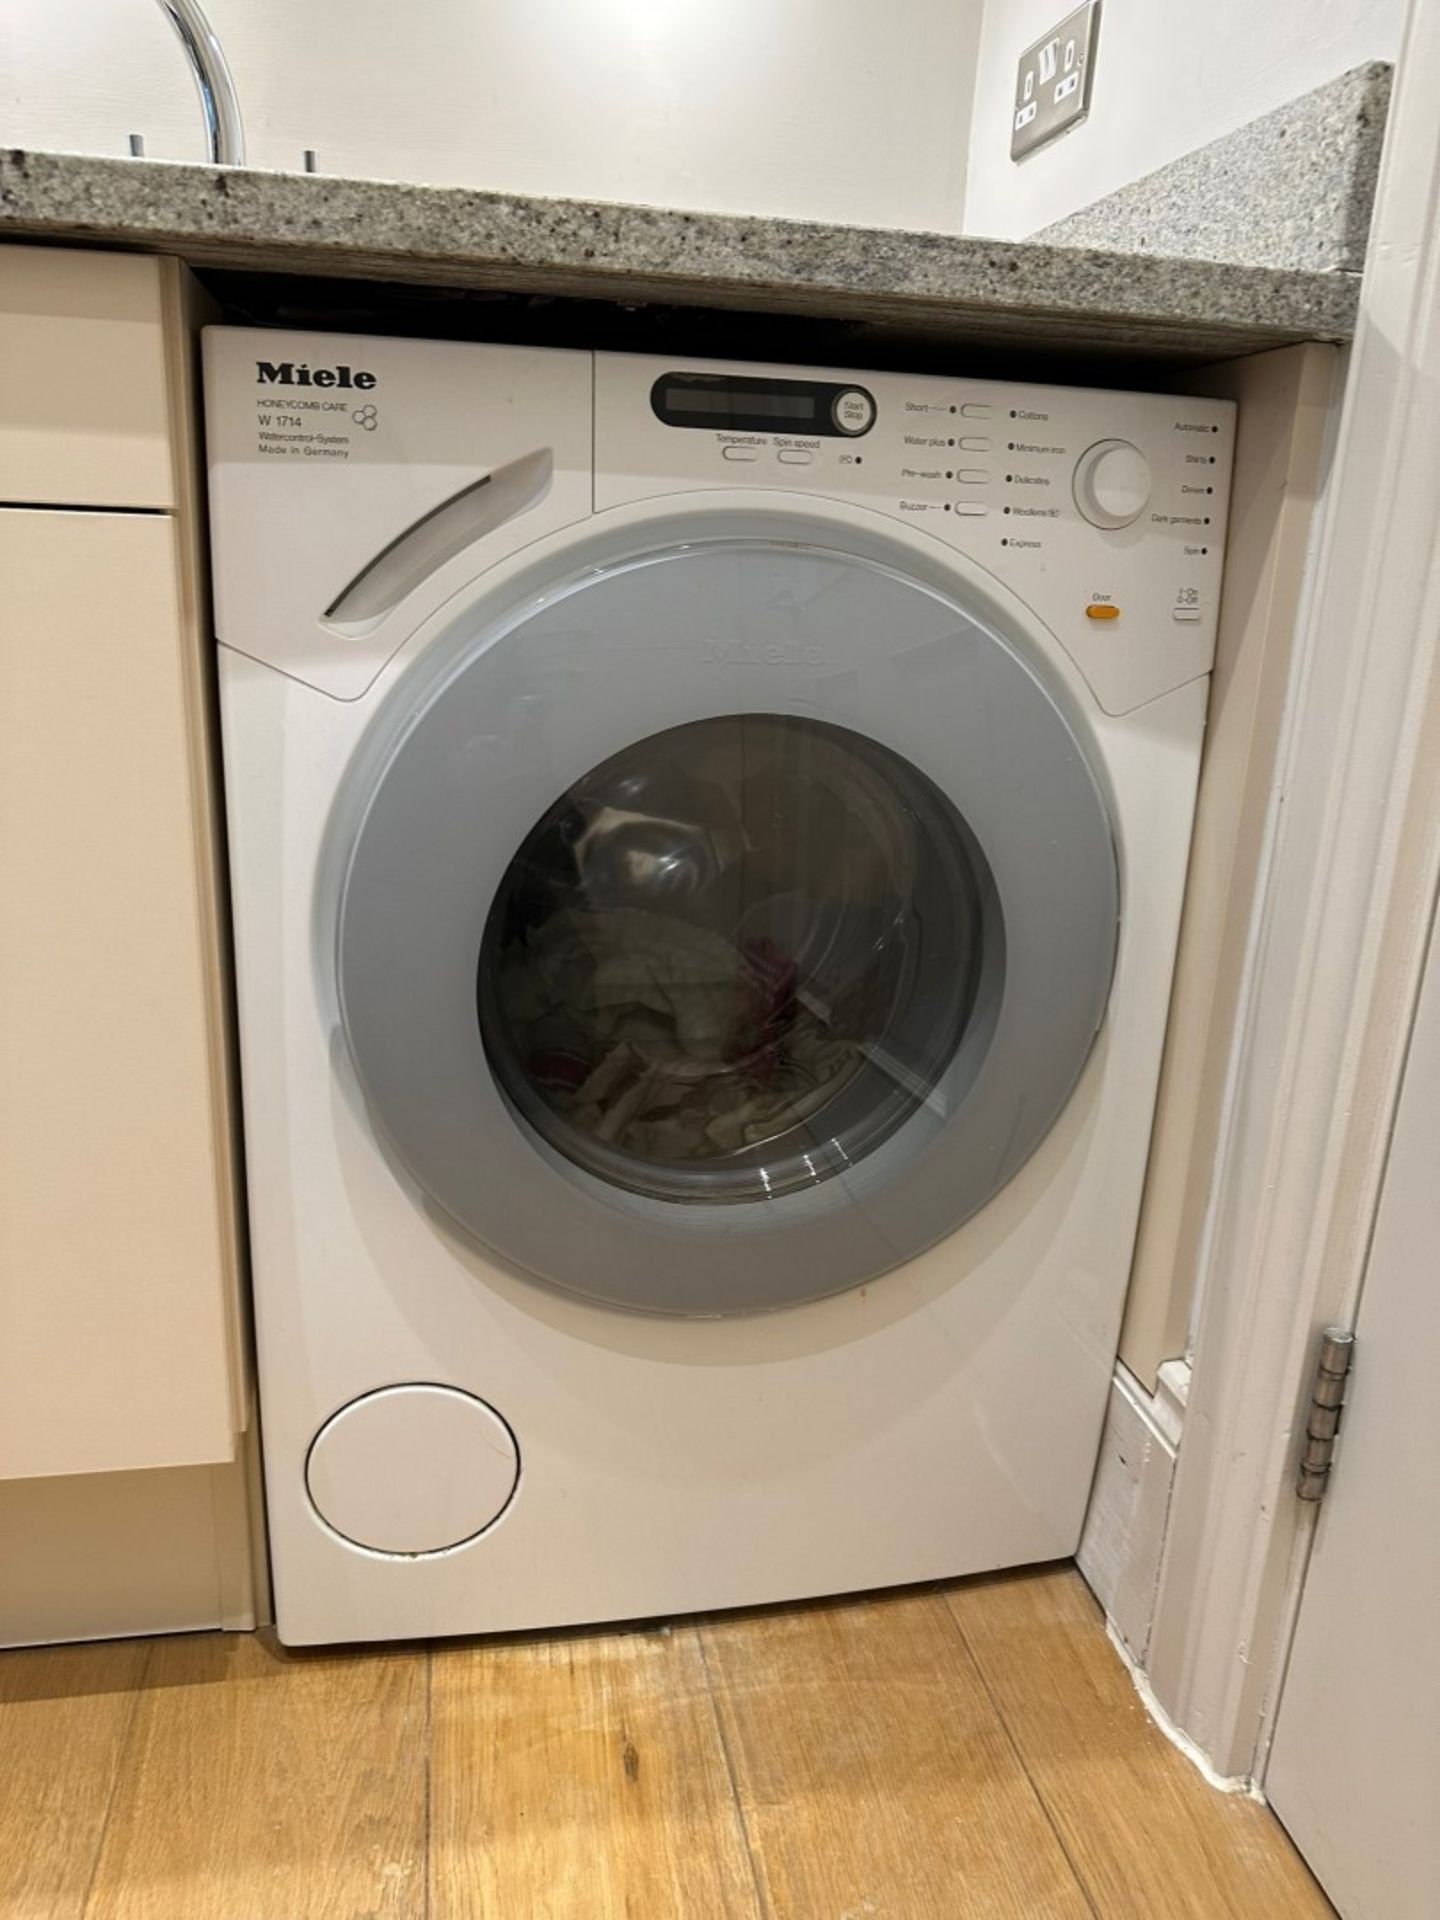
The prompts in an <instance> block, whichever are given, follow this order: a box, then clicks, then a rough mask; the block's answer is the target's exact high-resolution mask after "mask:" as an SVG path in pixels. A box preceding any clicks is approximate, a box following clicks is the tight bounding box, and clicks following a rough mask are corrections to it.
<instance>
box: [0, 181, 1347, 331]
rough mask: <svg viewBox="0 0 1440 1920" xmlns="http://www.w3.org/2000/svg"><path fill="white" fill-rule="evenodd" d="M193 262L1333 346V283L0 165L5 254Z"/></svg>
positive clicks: (425, 193) (794, 227) (958, 243)
mask: <svg viewBox="0 0 1440 1920" xmlns="http://www.w3.org/2000/svg"><path fill="white" fill-rule="evenodd" d="M5 237H9V238H14V239H28V238H41V239H50V240H64V241H70V242H77V243H84V244H88V245H93V246H121V247H131V248H138V249H141V250H144V251H147V252H161V253H171V254H177V255H179V256H180V257H181V258H183V259H185V260H188V261H190V262H192V263H194V264H195V265H197V266H207V265H210V266H221V267H231V268H242V269H248V270H251V271H256V270H263V271H267V272H275V273H290V274H304V275H321V276H332V277H337V278H348V279H363V280H369V281H379V282H386V283H392V284H393V283H398V284H409V285H419V286H446V287H455V288H479V289H489V290H503V291H508V292H515V293H532V294H533V293H543V294H551V295H570V296H579V297H581V298H584V299H589V300H610V301H617V302H622V303H643V304H648V303H667V304H671V305H681V306H689V307H701V308H727V309H743V310H746V311H749V312H751V313H772V314H811V315H825V316H828V317H832V318H833V317H845V318H852V319H856V320H862V321H866V322H869V323H871V324H879V325H881V326H883V327H890V328H895V329H902V330H904V331H905V332H906V333H908V334H910V335H924V336H925V337H926V338H927V339H929V340H931V341H933V340H935V339H937V338H938V339H940V340H942V341H944V340H951V339H953V340H954V341H956V342H957V343H959V342H965V341H972V342H974V341H985V342H988V343H990V344H992V345H994V344H997V343H998V344H1002V345H1003V346H1005V347H1024V348H1026V349H1027V350H1029V349H1045V348H1051V349H1055V350H1065V351H1068V352H1074V351H1076V350H1081V351H1084V352H1087V353H1131V354H1145V355H1147V356H1150V357H1153V358H1156V359H1163V360H1171V361H1175V362H1177V363H1184V362H1198V361H1201V360H1205V359H1217V358H1224V357H1227V356H1234V355H1236V354H1242V353H1253V352H1257V351H1259V350H1261V349H1263V348H1266V347H1272V346H1280V345H1283V344H1286V343H1288V342H1291V341H1295V340H1306V339H1309V340H1313V339H1320V340H1344V339H1347V338H1348V337H1349V335H1350V334H1351V332H1352V331H1353V328H1354V322H1355V312H1356V300H1357V293H1358V281H1357V279H1356V277H1355V276H1354V275H1353V274H1350V273H1345V272H1326V271H1315V270H1312V269H1297V268H1293V267H1292V268H1285V269H1277V268H1273V267H1266V266H1255V265H1236V264H1224V263H1216V262H1206V261H1196V260H1185V259H1170V258H1157V257H1154V256H1137V255H1134V254H1125V253H1120V252H1115V251H1110V250H1098V249H1095V248H1080V247H1061V246H1056V245H1054V244H1051V243H1040V242H1026V243H1021V244H1016V243H1011V242H1003V241H995V240H982V239H972V238H968V237H960V236H955V235H949V234H937V233H909V232H903V231H894V230H888V229H868V228H862V227H837V226H822V225H818V224H814V223H811V222H806V221H789V220H773V219H758V218H757V219H746V218H743V217H739V216H735V215H729V214H711V213H685V212H676V211H670V210H667V209H662V208H657V207H636V206H616V205H610V204H601V203H592V202H588V201H579V200H537V199H529V198H524V197H521V196H518V195H514V194H499V193H481V192H477V191H474V190H472V189H469V188H461V187H419V186H403V185H397V184H394V183H391V182H386V181H369V180H342V179H332V178H329V177H328V176H325V175H314V174H282V173H262V172H259V171H254V170H249V169H230V168H215V167H204V166H179V165H174V164H171V163H168V162H162V161H154V160H115V159H98V158H91V157H88V156H80V155H67V154H52V153H32V152H25V151H21V150H18V149H9V150H0V238H5Z"/></svg>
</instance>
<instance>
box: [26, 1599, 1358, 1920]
mask: <svg viewBox="0 0 1440 1920" xmlns="http://www.w3.org/2000/svg"><path fill="white" fill-rule="evenodd" d="M1329 1912H1330V1908H1329V1906H1328V1905H1327V1903H1326V1902H1325V1900H1324V1898H1323V1897H1322V1896H1321V1894H1320V1893H1319V1891H1318V1889H1317V1888H1316V1886H1315V1884H1314V1882H1313V1881H1312V1880H1311V1879H1310V1877H1309V1875H1308V1874H1307V1872H1306V1870H1305V1868H1304V1866H1303V1864H1302V1863H1301V1862H1300V1860H1299V1858H1298V1857H1297V1856H1296V1854H1295V1853H1294V1852H1293V1850H1292V1849H1291V1847H1290V1845H1289V1843H1288V1841H1287V1840H1286V1838H1285V1835H1284V1833H1283V1832H1282V1830H1281V1829H1280V1827H1279V1826H1278V1825H1277V1824H1276V1823H1275V1821H1274V1820H1272V1819H1271V1817H1270V1815H1269V1814H1268V1813H1267V1812H1266V1811H1265V1809H1264V1808H1263V1807H1261V1806H1258V1805H1256V1804H1255V1803H1253V1802H1250V1801H1247V1800H1243V1799H1239V1798H1235V1797H1227V1796H1223V1795H1220V1794H1216V1793H1214V1792H1212V1790H1211V1789H1210V1788H1208V1787H1207V1786H1206V1785H1205V1784H1204V1782H1203V1781H1202V1780H1201V1779H1200V1777H1199V1775H1198V1774H1197V1773H1196V1772H1195V1771H1194V1770H1193V1769H1192V1768H1191V1767H1190V1765H1189V1764H1188V1762H1186V1761H1185V1760H1184V1759H1183V1758H1182V1757H1181V1755H1180V1754H1178V1753H1177V1752H1176V1751H1175V1750H1174V1749H1173V1748H1172V1747H1171V1746H1170V1745H1169V1744H1168V1742H1167V1741H1166V1740H1165V1739H1164V1738H1163V1737H1162V1736H1161V1735H1160V1734H1159V1732H1158V1731H1157V1730H1156V1729H1155V1728H1154V1727H1153V1726H1152V1725H1151V1723H1150V1722H1149V1720H1148V1719H1147V1717H1146V1715H1145V1713H1144V1711H1143V1709H1142V1708H1141V1706H1140V1704H1139V1702H1138V1700H1136V1698H1135V1696H1134V1693H1133V1690H1132V1689H1131V1686H1130V1682H1129V1679H1128V1677H1127V1676H1126V1674H1125V1673H1124V1670H1123V1669H1122V1667H1121V1666H1120V1663H1119V1661H1118V1659H1117V1657H1116V1655H1115V1653H1114V1652H1113V1650H1112V1648H1111V1647H1110V1645H1109V1642H1108V1641H1107V1640H1106V1638H1105V1633H1104V1628H1103V1624H1102V1622H1101V1619H1100V1615H1099V1612H1098V1609H1097V1608H1096V1606H1095V1604H1094V1601H1093V1600H1092V1599H1091V1597H1090V1595H1089V1593H1088V1591H1087V1590H1086V1588H1085V1587H1084V1585H1083V1583H1082V1582H1081V1580H1080V1577H1079V1575H1078V1574H1077V1573H1075V1571H1074V1569H1073V1568H1070V1567H1062V1568H1050V1569H1044V1570H1041V1571H1040V1572H1035V1573H1022V1574H1016V1575H1006V1576H1000V1577H996V1578H992V1579H985V1580H978V1581H962V1582H956V1583H953V1584H951V1585H949V1586H945V1587H940V1588H935V1589H930V1588H926V1589H911V1590H909V1591H905V1592H898V1593H890V1594H884V1595H877V1596H873V1597H869V1598H864V1599H859V1600H845V1601H832V1602H821V1603H817V1604H814V1605H810V1606H803V1607H793V1608H780V1609H764V1610H757V1611H753V1612H748V1613H740V1614H729V1615H723V1616H717V1617H713V1618H703V1619H698V1620H685V1621H677V1622H674V1623H672V1624H669V1625H666V1626H661V1627H650V1628H641V1629H633V1630H621V1631H596V1632H590V1633H578V1634H553V1635H534V1636H525V1637H516V1638H510V1639H497V1640H491V1641H478V1642H474V1643H457V1642H443V1643H437V1644H436V1645H434V1646H433V1647H429V1648H426V1647H414V1648H397V1649H385V1650H383V1651H355V1652H351V1651H346V1652H339V1653H335V1652H322V1653H298V1654H290V1653H286V1652H285V1651H283V1650H282V1649H280V1648H279V1647H277V1646H276V1645H275V1644H274V1642H273V1640H272V1639H271V1638H270V1637H268V1636H265V1635H258V1636H257V1635H225V1634H195V1635H187V1636H183V1637H177V1638H171V1639H164V1640H155V1641H152V1642H138V1641H121V1642H115V1643H113V1644H108V1645H98V1646H92V1647H71V1648H62V1649H53V1650H46V1649H37V1650H36V1651H34V1652H23V1653H7V1654H0V1916H3V1920H991V1917H992V1916H993V1917H994V1920H1071V1917H1072V1916H1074V1917H1075V1920H1085V1916H1096V1915H1098V1916H1103V1917H1104V1920H1111V1917H1112V1916H1113V1917H1114V1920H1132V1916H1133V1920H1182V1917H1183V1920H1192V1917H1193V1920H1252V1917H1253V1920H1291V1916H1307V1915H1325V1914H1328V1913H1329Z"/></svg>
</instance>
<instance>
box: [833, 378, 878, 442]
mask: <svg viewBox="0 0 1440 1920" xmlns="http://www.w3.org/2000/svg"><path fill="white" fill-rule="evenodd" d="M830 418H831V419H832V420H833V421H834V422H835V425H836V428H837V429H838V430H839V432H841V433H868V432H869V431H870V429H871V427H873V426H874V424H875V402H874V401H873V400H872V399H871V398H870V396H869V394H868V393H866V392H865V391H864V390H863V388H860V387H847V388H846V389H845V391H844V392H843V393H837V394H836V396H835V401H834V405H833V406H832V407H831V409H830Z"/></svg>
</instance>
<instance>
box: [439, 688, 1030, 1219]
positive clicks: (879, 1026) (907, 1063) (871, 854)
mask: <svg viewBox="0 0 1440 1920" xmlns="http://www.w3.org/2000/svg"><path fill="white" fill-rule="evenodd" d="M1000 938H1001V934H1000V915H999V905H998V901H997V898H996V894H995V888H994V883H993V881H992V879H991V876H990V872H989V868H988V866H987V865H986V862H985V858H984V856H983V854H982V853H981V851H980V848H979V845H978V843H977V842H976V840H975V838H974V836H973V834H972V833H971V832H970V830H969V828H968V827H967V826H966V824H965V822H964V821H963V819H962V818H961V816H960V814H959V813H958V812H957V810H956V808H955V807H954V805H953V804H952V803H951V802H950V801H949V800H948V799H947V798H946V797H945V796H944V795H943V794H942V793H941V792H940V791H939V789H938V788H937V787H936V786H935V785H934V784H933V783H932V782H931V781H930V780H928V779H927V778H926V777H925V776H924V775H923V774H922V773H920V772H919V771H918V770H917V769H916V768H915V767H914V766H912V765H911V764H909V763H908V762H907V761H906V760H904V759H902V758H901V757H900V755H898V754H896V753H895V752H893V751H892V750H890V749H889V748H887V747H885V746H882V745H880V744H879V743H878V742H876V741H874V740H870V739H867V738H865V737H864V736H863V735H861V734H858V733H855V732H852V731H849V730H847V729H845V728H842V727H838V726H835V725H831V724H826V723H823V722H820V721H816V720H812V719H808V718H801V717H796V716H789V715H776V714H733V715H724V716H720V717H716V718H712V719H706V720H700V721H696V722H694V723H692V724H690V725H687V726H680V727H673V728H670V729H668V730H667V731H665V732H663V733H661V734H658V735H655V736H653V737H651V738H649V739H646V740H642V741H638V742H637V743H636V744H635V745H633V746H631V747H627V748H626V749H625V750H624V751H623V752H621V753H618V754H616V755H614V756H612V757H611V758H610V759H608V760H606V761H604V762H603V763H602V764H601V765H599V766H597V767H595V768H593V769H592V770H591V771H590V772H589V773H587V774H586V775H585V776H584V777H583V778H581V779H580V780H578V781H576V782H575V783H574V784H573V785H571V786H570V787H569V789H568V790H567V791H566V792H565V793H564V794H563V795H562V796H560V798H558V799H557V800H556V802H555V803H554V805H553V806H551V807H550V808H549V810H548V811H547V812H546V813H545V814H544V815H543V817H542V818H541V819H540V820H539V821H537V822H536V824H535V826H534V827H533V828H532V830H531V831H530V832H529V833H528V834H527V835H526V837H525V839H524V842H523V844H522V845H521V847H520V849H519V851H518V852H517V854H516V855H515V858H514V859H513V861H512V862H511V863H510V865H509V867H508V869H507V871H506V873H505V876H504V879H503V880H502V882H501V884H500V887H499V889H498V891H497V893H496V896H495V899H494V903H493V905H492V907H491V909H490V913H489V917H488V920H487V922H486V926H485V932H484V937H483V940H482V942H481V948H480V956H479V968H478V982H477V998H478V1007H479V1019H480V1027H481V1033H482V1037H483V1040H484V1045H485V1051H486V1054H487V1056H488V1058H489V1061H490V1064H491V1067H492V1069H493V1071H494V1073H495V1075H496V1078H497V1080H498V1082H499V1084H500V1086H501V1088H502V1090H503V1091H504V1093H505V1096H506V1097H507V1099H508V1100H509V1101H510V1102H511V1104H512V1106H513V1107H514V1108H515V1110H516V1111H517V1112H518V1113H519V1114H520V1115H521V1116H522V1117H523V1119H524V1120H525V1121H526V1122H527V1123H528V1124H529V1125H530V1126H531V1127H533V1128H534V1129H535V1131H536V1132H537V1133H539V1134H540V1135H541V1136H542V1137H543V1138H544V1139H545V1140H546V1141H547V1142H548V1143H549V1145H550V1146H551V1147H552V1148H553V1149H555V1150H556V1151H557V1152H559V1153H561V1154H563V1155H564V1156H565V1157H566V1158H567V1159H568V1160H569V1161H571V1162H573V1163H574V1164H575V1165H577V1166H579V1167H583V1168H584V1169H586V1170H587V1171H588V1172H589V1173H591V1174H593V1175H595V1176H597V1177H598V1178H600V1179H602V1180H605V1181H607V1182H610V1183H612V1184H614V1185H615V1186H618V1187H622V1188H626V1189H628V1190H630V1191H631V1192H635V1193H640V1194H646V1195H650V1196H652V1197H654V1198H655V1199H662V1200H679V1201H691V1202H698V1203H724V1202H735V1201H753V1200H764V1199H767V1198H769V1199H774V1198H776V1197H777V1196H779V1195H782V1194H785V1193H789V1192H792V1191H794V1190H795V1189H797V1188H803V1187H807V1186H813V1185H816V1184H818V1183H820V1182H822V1181H824V1180H827V1179H829V1178H830V1177H831V1176H832V1175H834V1174H837V1173H840V1172H842V1171H844V1170H846V1169H848V1168H850V1167H853V1166H855V1165H856V1164H857V1163H859V1162H860V1161H862V1160H863V1159H864V1158H865V1157H866V1156H867V1155H868V1154H870V1153H871V1152H873V1151H874V1150H875V1149H876V1148H877V1147H879V1146H880V1145H882V1144H883V1142H884V1141H886V1140H887V1139H889V1137H890V1136H891V1135H892V1134H893V1133H894V1132H895V1130H896V1128H897V1127H899V1126H901V1125H902V1124H903V1122H904V1121H906V1120H907V1119H908V1118H909V1117H910V1116H911V1115H912V1114H913V1113H914V1112H915V1111H916V1109H917V1108H918V1107H920V1106H922V1105H923V1104H924V1103H925V1102H926V1101H927V1100H930V1099H932V1098H933V1097H934V1095H935V1092H936V1089H937V1087H938V1086H939V1085H940V1082H941V1080H942V1079H943V1077H944V1075H945V1073H946V1071H947V1069H948V1068H949V1066H950V1064H951V1062H952V1060H953V1059H954V1057H955V1053H956V1050H957V1048H958V1047H959V1045H960V1042H961V1039H962V1037H963V1036H964V1034H965V1032H966V1030H967V1027H968V1026H969V1025H970V1023H971V1021H972V1018H973V1016H974V1014H975V1011H976V1007H977V1000H980V999H981V998H982V993H981V988H982V980H983V979H984V978H985V977H987V975H988V976H989V977H990V978H991V979H994V978H996V977H998V973H999V967H998V948H999V944H1000ZM987 956H988V960H987Z"/></svg>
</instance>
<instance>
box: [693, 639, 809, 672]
mask: <svg viewBox="0 0 1440 1920" xmlns="http://www.w3.org/2000/svg"><path fill="white" fill-rule="evenodd" d="M702 644H703V645H704V648H705V658H706V660H707V661H709V663H710V665H711V666H712V667H819V666H823V665H824V663H825V649H824V648H823V647H822V646H819V645H818V644H813V643H812V644H811V645H810V646H808V647H802V646H800V645H798V644H797V643H796V642H795V641H794V640H706V641H704V642H703V643H702Z"/></svg>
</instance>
